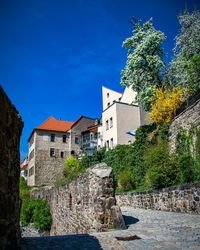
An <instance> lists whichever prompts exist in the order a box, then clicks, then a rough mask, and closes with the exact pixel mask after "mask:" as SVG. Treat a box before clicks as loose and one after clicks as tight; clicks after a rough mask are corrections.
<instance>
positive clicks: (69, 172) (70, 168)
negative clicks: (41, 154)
mask: <svg viewBox="0 0 200 250" xmlns="http://www.w3.org/2000/svg"><path fill="white" fill-rule="evenodd" d="M65 164H66V179H67V181H71V180H73V179H74V178H76V177H77V176H78V175H79V173H81V168H80V166H79V161H78V159H77V158H75V157H72V156H71V157H69V158H67V159H66V160H65Z"/></svg>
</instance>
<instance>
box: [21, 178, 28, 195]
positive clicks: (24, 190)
mask: <svg viewBox="0 0 200 250" xmlns="http://www.w3.org/2000/svg"><path fill="white" fill-rule="evenodd" d="M19 190H20V198H21V199H27V198H28V197H29V187H28V186H27V182H26V180H25V179H24V177H22V176H21V177H20V180H19Z"/></svg>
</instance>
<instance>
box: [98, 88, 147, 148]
mask: <svg viewBox="0 0 200 250" xmlns="http://www.w3.org/2000/svg"><path fill="white" fill-rule="evenodd" d="M135 97H136V93H135V92H134V91H133V90H132V89H131V88H125V90H124V92H123V93H120V92H117V91H113V90H111V89H109V88H106V87H102V99H103V100H102V102H103V112H102V119H101V126H99V128H98V148H101V147H104V146H105V147H106V148H107V149H112V148H114V147H115V146H116V145H118V144H130V143H132V142H133V141H134V140H135V138H134V136H133V135H131V133H130V131H135V130H136V129H137V128H138V127H139V126H141V125H144V124H148V121H147V120H146V117H147V113H146V112H145V111H144V110H143V109H142V108H141V107H139V106H138V105H137V104H136V103H134V101H135ZM133 103H134V104H133Z"/></svg>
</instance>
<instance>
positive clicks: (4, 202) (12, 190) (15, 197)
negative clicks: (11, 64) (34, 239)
mask: <svg viewBox="0 0 200 250" xmlns="http://www.w3.org/2000/svg"><path fill="white" fill-rule="evenodd" d="M22 128H23V122H22V120H21V118H20V116H19V113H18V112H17V110H16V109H15V107H14V106H13V105H12V103H11V102H10V100H9V99H8V97H7V96H6V94H5V92H4V91H3V89H2V88H1V87H0V162H1V166H0V211H1V212H0V249H9V250H10V249H15V250H16V249H19V239H20V228H19V207H20V204H19V175H20V159H19V144H20V136H21V132H22Z"/></svg>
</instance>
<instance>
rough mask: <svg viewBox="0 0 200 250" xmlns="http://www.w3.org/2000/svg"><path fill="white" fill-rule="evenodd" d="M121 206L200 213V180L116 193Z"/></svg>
mask: <svg viewBox="0 0 200 250" xmlns="http://www.w3.org/2000/svg"><path fill="white" fill-rule="evenodd" d="M116 200H117V204H118V205H119V206H131V207H133V208H145V209H147V208H149V209H155V210H162V211H170V212H182V213H191V214H200V182H199V183H196V184H186V185H182V186H174V187H169V188H163V189H160V190H154V191H147V192H128V193H122V194H117V195H116Z"/></svg>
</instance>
